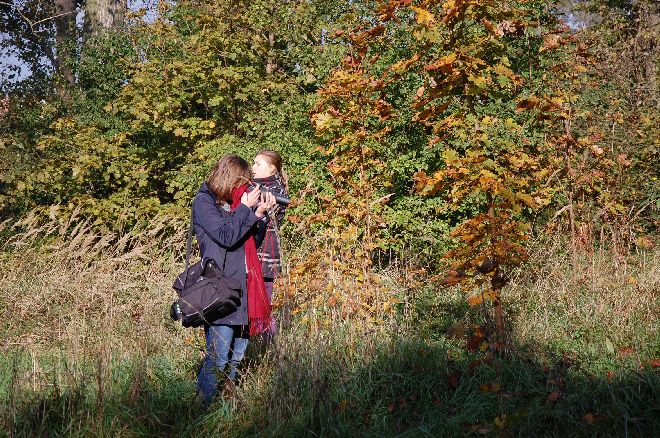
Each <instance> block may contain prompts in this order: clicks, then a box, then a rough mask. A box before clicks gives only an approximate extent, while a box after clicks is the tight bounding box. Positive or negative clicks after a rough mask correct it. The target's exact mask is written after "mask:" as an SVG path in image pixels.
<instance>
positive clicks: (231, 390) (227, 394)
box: [222, 379, 236, 400]
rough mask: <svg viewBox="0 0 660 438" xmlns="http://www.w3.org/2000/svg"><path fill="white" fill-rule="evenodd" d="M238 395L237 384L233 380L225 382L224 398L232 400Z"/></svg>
mask: <svg viewBox="0 0 660 438" xmlns="http://www.w3.org/2000/svg"><path fill="white" fill-rule="evenodd" d="M235 395H236V382H234V381H233V380H231V379H227V380H225V386H224V388H222V398H224V399H225V400H231V399H233V398H234V396H235Z"/></svg>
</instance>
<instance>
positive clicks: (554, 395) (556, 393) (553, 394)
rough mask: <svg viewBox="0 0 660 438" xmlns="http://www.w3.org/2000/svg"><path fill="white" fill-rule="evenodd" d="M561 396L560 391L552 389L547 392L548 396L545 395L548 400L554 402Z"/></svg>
mask: <svg viewBox="0 0 660 438" xmlns="http://www.w3.org/2000/svg"><path fill="white" fill-rule="evenodd" d="M559 397H561V392H559V391H552V392H550V393H548V396H547V397H546V398H547V400H548V401H549V402H554V401H557V400H558V399H559Z"/></svg>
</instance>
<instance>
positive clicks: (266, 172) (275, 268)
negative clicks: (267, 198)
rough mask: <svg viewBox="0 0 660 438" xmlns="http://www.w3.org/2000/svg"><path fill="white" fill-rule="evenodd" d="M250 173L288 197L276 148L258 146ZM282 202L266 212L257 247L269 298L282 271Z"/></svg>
mask: <svg viewBox="0 0 660 438" xmlns="http://www.w3.org/2000/svg"><path fill="white" fill-rule="evenodd" d="M252 175H253V176H254V182H255V183H258V184H260V185H262V186H264V187H266V188H269V189H271V190H272V191H273V192H274V193H276V194H278V195H282V196H284V197H287V198H288V197H289V196H288V194H287V187H286V175H285V174H284V172H283V170H282V157H281V156H280V154H278V153H277V152H275V151H270V150H266V149H264V150H261V151H259V153H258V154H257V156H256V157H255V158H254V164H253V165H252ZM285 210H286V207H285V206H283V205H279V204H277V205H275V207H273V209H272V210H271V211H270V212H269V217H270V221H269V222H268V226H267V229H266V235H265V237H264V241H263V243H262V245H261V246H260V247H259V249H258V253H259V260H260V261H261V271H262V273H263V276H264V282H265V284H266V291H267V293H268V298H269V300H272V298H273V281H274V280H275V278H276V277H277V276H278V275H279V274H280V273H281V272H282V259H281V254H280V236H279V231H278V230H279V226H280V224H281V223H282V220H283V219H284V211H285ZM276 330H277V327H276V325H275V323H274V321H273V323H272V324H271V326H270V327H269V328H265V330H264V331H265V332H266V333H270V334H271V335H272V334H275V331H276Z"/></svg>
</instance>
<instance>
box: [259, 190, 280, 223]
mask: <svg viewBox="0 0 660 438" xmlns="http://www.w3.org/2000/svg"><path fill="white" fill-rule="evenodd" d="M276 203H277V201H275V195H273V194H272V193H271V192H265V193H262V194H261V202H260V203H259V206H258V207H257V211H255V212H254V214H255V215H257V217H258V218H262V217H264V215H265V214H266V212H267V211H268V210H270V209H271V208H273V207H274V206H275V204H276Z"/></svg>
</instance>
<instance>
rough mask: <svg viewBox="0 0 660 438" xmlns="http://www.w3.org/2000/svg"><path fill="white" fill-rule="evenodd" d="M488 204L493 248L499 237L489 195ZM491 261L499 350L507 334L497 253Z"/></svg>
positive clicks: (493, 208)
mask: <svg viewBox="0 0 660 438" xmlns="http://www.w3.org/2000/svg"><path fill="white" fill-rule="evenodd" d="M487 202H488V232H489V234H490V238H491V242H490V244H491V246H492V247H495V243H496V242H495V239H496V237H497V231H496V229H495V206H494V200H493V197H492V195H490V194H488V195H487ZM491 260H492V261H493V264H494V268H495V269H494V271H493V273H492V279H491V289H492V291H493V293H494V295H495V297H494V298H493V316H494V319H495V333H496V334H497V344H498V348H500V347H502V346H503V345H504V343H505V341H506V339H505V332H504V312H503V310H502V302H501V301H500V295H501V293H502V286H501V285H500V284H499V282H497V281H496V279H498V278H499V276H500V266H499V263H498V262H497V259H496V257H495V251H492V253H491Z"/></svg>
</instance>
